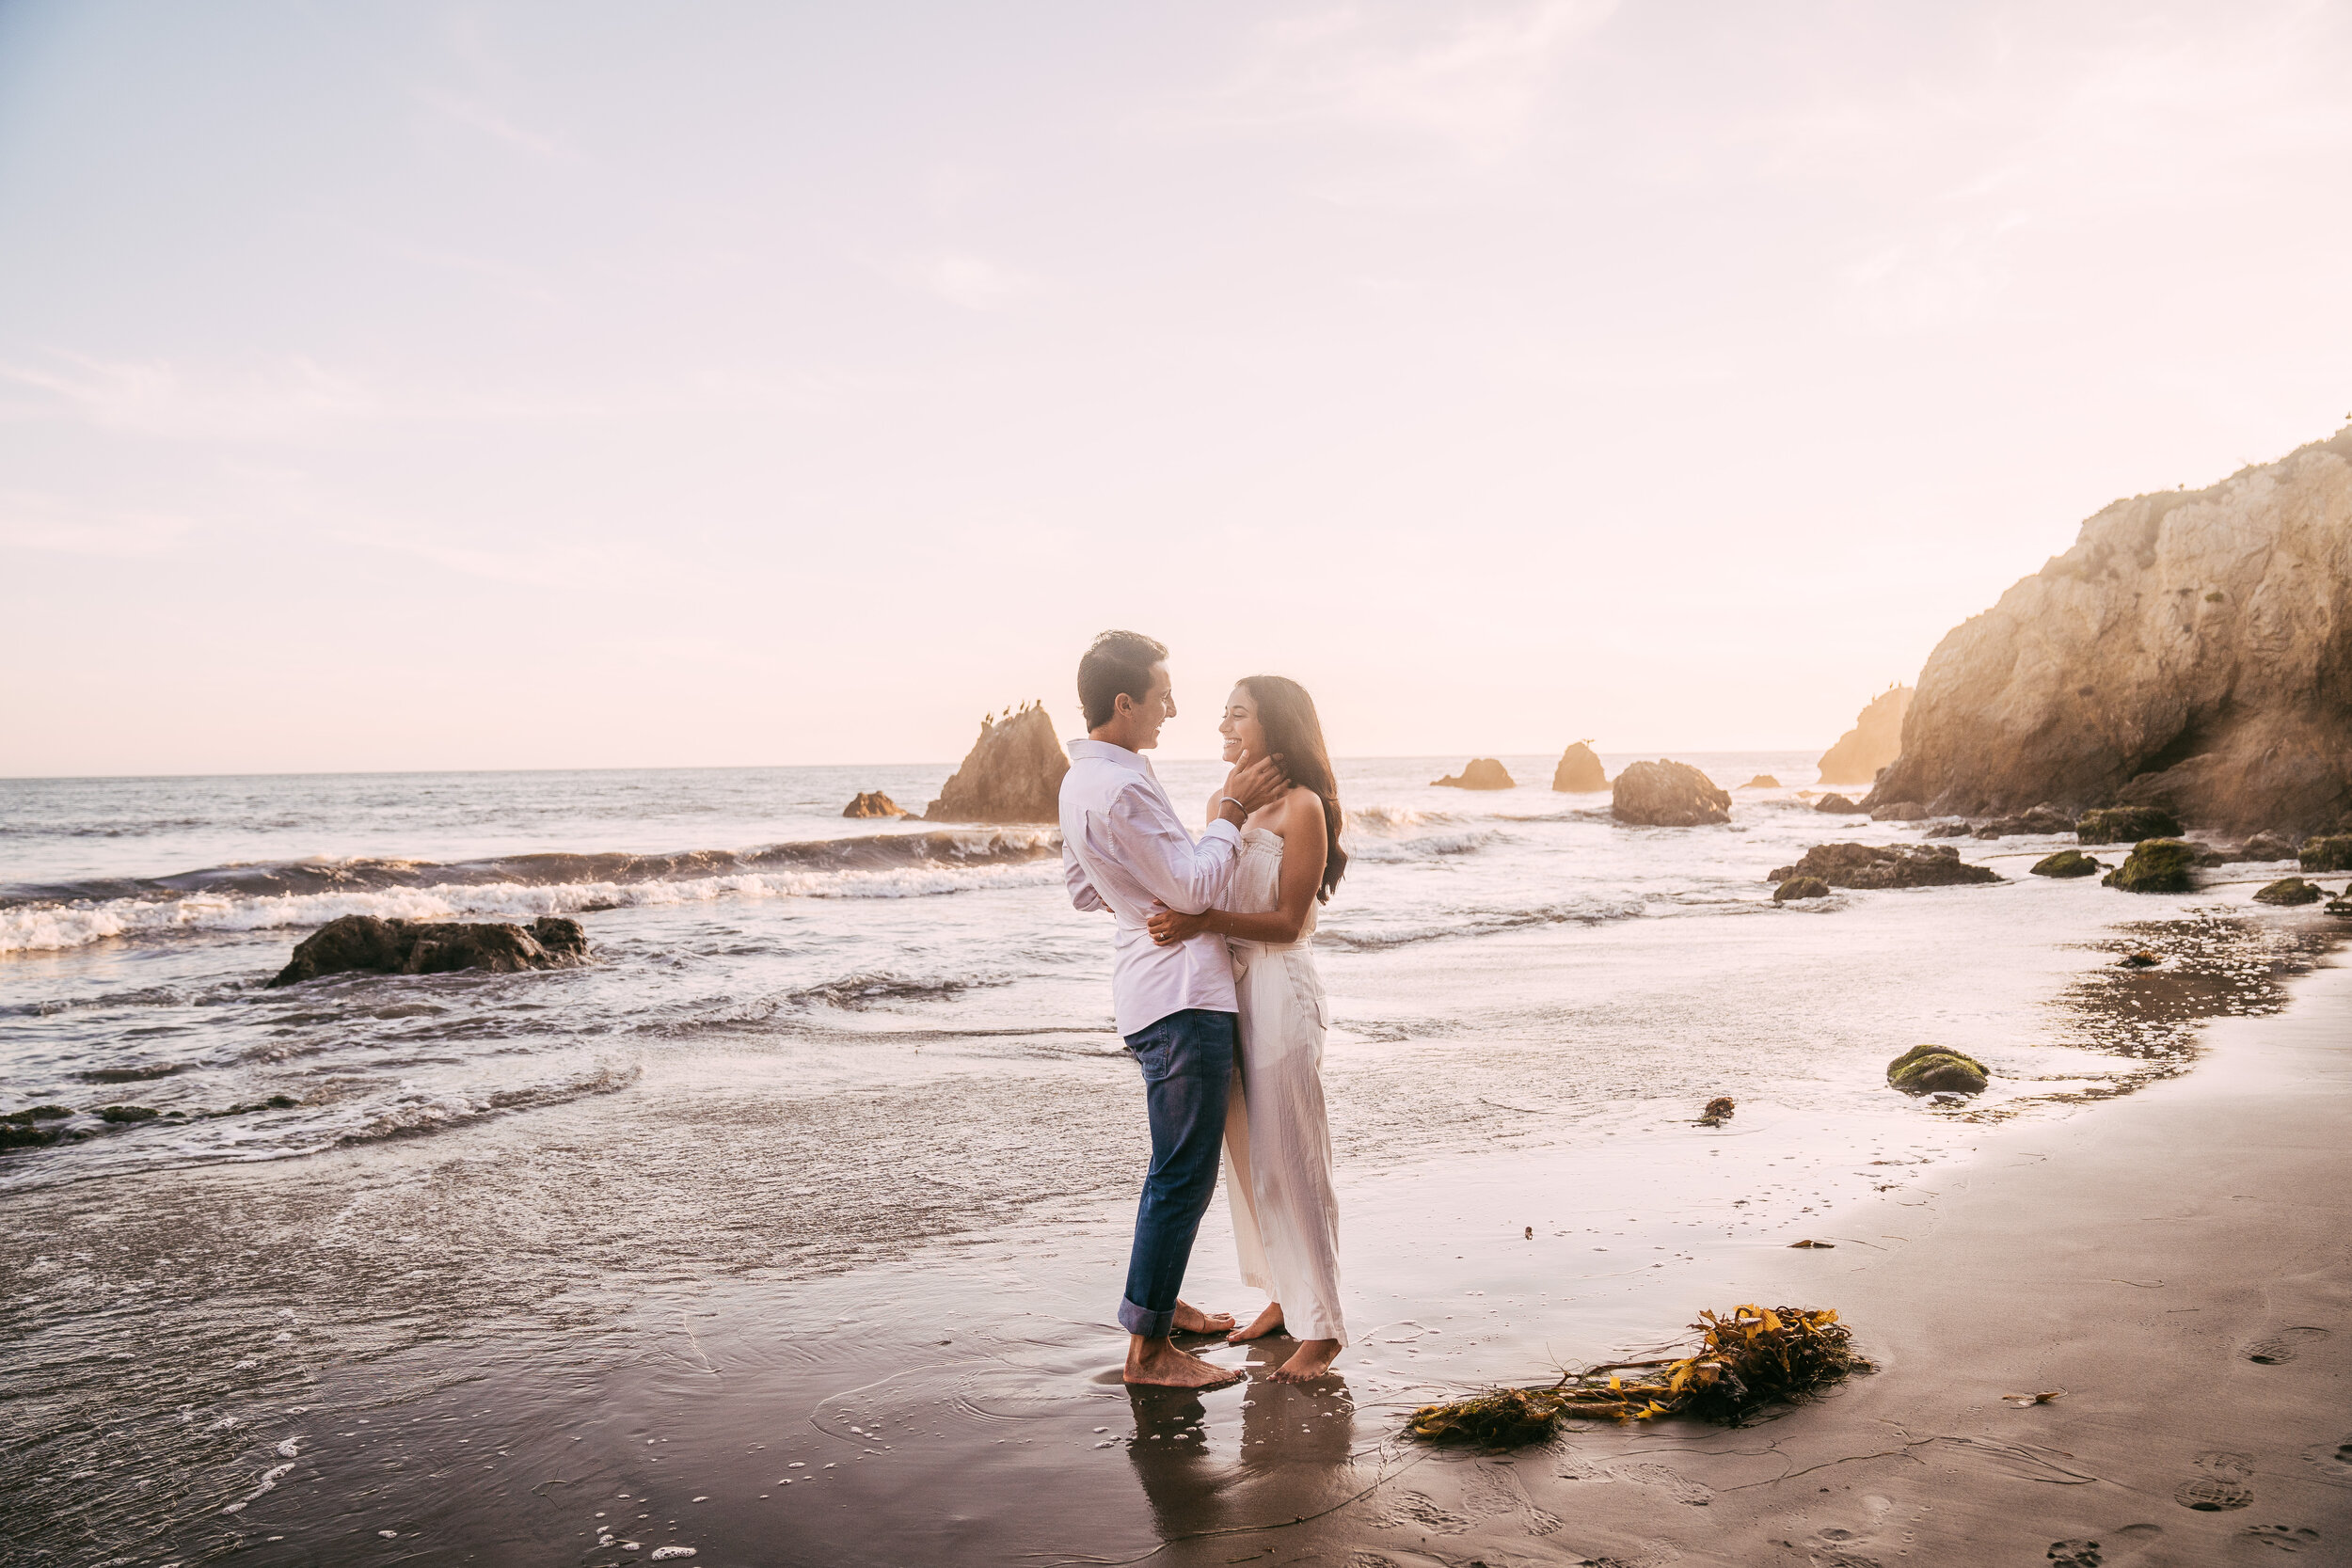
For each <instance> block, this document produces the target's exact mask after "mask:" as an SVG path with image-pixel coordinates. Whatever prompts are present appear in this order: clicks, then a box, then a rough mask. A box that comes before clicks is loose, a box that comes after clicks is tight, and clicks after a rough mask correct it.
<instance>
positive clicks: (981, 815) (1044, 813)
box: [923, 703, 1070, 822]
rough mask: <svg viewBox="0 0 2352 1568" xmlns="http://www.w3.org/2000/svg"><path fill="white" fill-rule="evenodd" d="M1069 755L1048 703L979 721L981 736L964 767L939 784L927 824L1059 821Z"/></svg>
mask: <svg viewBox="0 0 2352 1568" xmlns="http://www.w3.org/2000/svg"><path fill="white" fill-rule="evenodd" d="M1069 771H1070V753H1069V752H1065V751H1063V750H1062V744H1061V739H1060V737H1059V736H1057V735H1055V734H1054V721H1052V720H1051V719H1049V718H1047V717H1046V714H1045V705H1044V704H1043V703H1026V704H1024V705H1022V706H1020V707H1017V708H1008V709H1006V710H1005V711H1004V712H1003V713H999V714H993V715H992V716H990V717H988V718H984V719H982V720H981V721H980V737H979V739H977V740H976V741H974V742H973V743H972V750H971V751H969V752H966V753H965V754H964V758H963V766H962V767H961V768H957V769H956V770H955V772H954V773H953V774H952V775H950V776H949V778H948V780H947V782H946V784H942V785H941V786H940V790H939V799H938V800H933V801H932V802H931V803H930V808H929V809H928V810H926V811H925V812H924V813H923V820H924V821H926V822H1055V821H1058V820H1060V817H1061V776H1062V775H1063V774H1064V773H1067V772H1069Z"/></svg>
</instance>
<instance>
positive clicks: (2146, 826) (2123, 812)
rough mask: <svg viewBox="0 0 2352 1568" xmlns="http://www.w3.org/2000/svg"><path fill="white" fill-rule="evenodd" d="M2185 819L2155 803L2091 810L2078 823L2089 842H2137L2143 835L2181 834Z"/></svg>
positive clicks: (2076, 828) (2078, 832)
mask: <svg viewBox="0 0 2352 1568" xmlns="http://www.w3.org/2000/svg"><path fill="white" fill-rule="evenodd" d="M2180 832H2181V819H2180V818H2179V817H2177V816H2173V815H2172V814H2171V813H2170V812H2169V811H2164V810H2162V809H2160V808H2158V807H2154V806H2109V807H2108V808H2107V809H2106V810H2105V811H2087V812H2085V813H2083V815H2082V820H2081V821H2079V822H2077V823H2075V824H2074V836H2075V837H2076V838H2079V839H2081V840H2082V841H2083V842H2084V843H2085V844H2137V843H2138V842H2139V841H2140V840H2141V839H2143V838H2177V837H2179V836H2180Z"/></svg>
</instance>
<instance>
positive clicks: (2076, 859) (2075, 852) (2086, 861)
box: [2033, 849, 2106, 877]
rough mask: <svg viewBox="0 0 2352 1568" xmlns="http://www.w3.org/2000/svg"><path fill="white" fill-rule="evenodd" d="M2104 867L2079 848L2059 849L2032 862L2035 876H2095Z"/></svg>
mask: <svg viewBox="0 0 2352 1568" xmlns="http://www.w3.org/2000/svg"><path fill="white" fill-rule="evenodd" d="M2105 870H2106V866H2104V865H2102V864H2100V863H2098V862H2097V861H2095V860H2092V859H2091V858H2090V856H2089V855H2086V854H2084V853H2083V852H2082V851H2081V850H2080V849H2060V850H2059V851H2058V853H2057V854H2055V855H2047V856H2044V857H2043V858H2042V859H2041V860H2038V861H2036V862H2034V863H2033V874H2034V875H2035V876H2037V877H2095V876H2097V875H2098V874H2099V873H2100V872H2102V871H2105Z"/></svg>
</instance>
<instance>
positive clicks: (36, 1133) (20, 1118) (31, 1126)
mask: <svg viewBox="0 0 2352 1568" xmlns="http://www.w3.org/2000/svg"><path fill="white" fill-rule="evenodd" d="M72 1114H73V1112H72V1109H71V1108H69V1107H67V1106H64V1105H35V1106H33V1107H31V1108H30V1109H28V1110H23V1111H10V1112H9V1113H8V1115H6V1116H0V1148H40V1147H41V1146H42V1145H43V1144H53V1143H56V1141H57V1129H56V1128H54V1127H44V1126H42V1125H41V1123H43V1122H48V1121H63V1120H65V1119H66V1118H67V1117H71V1116H72Z"/></svg>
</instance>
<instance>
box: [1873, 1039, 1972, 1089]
mask: <svg viewBox="0 0 2352 1568" xmlns="http://www.w3.org/2000/svg"><path fill="white" fill-rule="evenodd" d="M1886 1082H1887V1083H1888V1084H1889V1085H1892V1086H1893V1087H1895V1088H1899V1089H1900V1090H1902V1091H1903V1093H1905V1094H1977V1093H1979V1092H1981V1091H1982V1090H1983V1088H1984V1085H1985V1084H1986V1082H1987V1075H1986V1073H1985V1070H1984V1064H1983V1063H1982V1062H1979V1061H1978V1060H1977V1059H1976V1058H1975V1057H1974V1056H1970V1055H1968V1054H1966V1053H1963V1052H1958V1051H1953V1050H1949V1049H1947V1048H1946V1047H1944V1046H1940V1045H1915V1046H1913V1047H1912V1048H1911V1049H1910V1050H1908V1051H1906V1052H1904V1053H1902V1054H1901V1055H1899V1056H1898V1057H1896V1058H1895V1059H1894V1060H1893V1061H1891V1062H1889V1063H1887V1064H1886Z"/></svg>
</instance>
